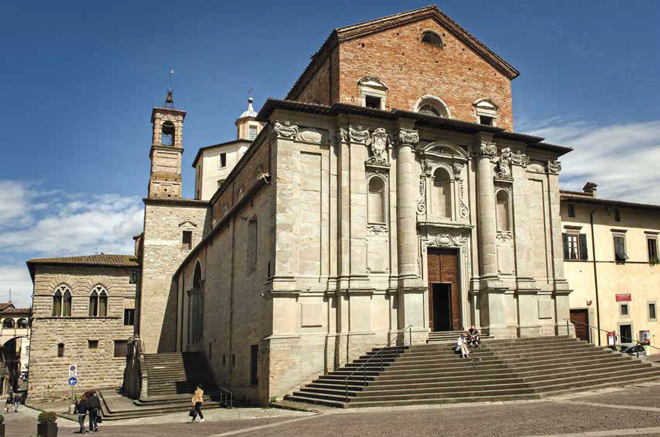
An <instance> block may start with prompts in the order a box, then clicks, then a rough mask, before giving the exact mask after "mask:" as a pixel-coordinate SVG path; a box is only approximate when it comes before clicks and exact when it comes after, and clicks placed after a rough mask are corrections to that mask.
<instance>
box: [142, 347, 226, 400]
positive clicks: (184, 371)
mask: <svg viewBox="0 0 660 437" xmlns="http://www.w3.org/2000/svg"><path fill="white" fill-rule="evenodd" d="M144 361H145V364H146V366H147V375H148V377H149V385H148V387H147V390H148V394H149V397H152V396H174V395H180V394H186V393H189V394H191V395H192V393H194V392H195V387H196V386H197V384H201V385H202V388H203V389H204V391H205V392H208V393H212V392H215V391H217V390H218V386H217V384H216V382H215V377H214V376H213V371H212V370H211V366H210V365H209V363H208V361H207V359H206V355H204V354H203V353H197V352H195V353H174V352H172V353H160V354H145V355H144Z"/></svg>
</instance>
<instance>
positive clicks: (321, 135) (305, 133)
mask: <svg viewBox="0 0 660 437" xmlns="http://www.w3.org/2000/svg"><path fill="white" fill-rule="evenodd" d="M325 139H326V133H325V132H324V131H322V130H320V129H314V128H311V127H305V128H301V129H300V131H299V132H298V135H296V140H297V141H300V142H303V143H311V144H323V143H325V142H326V141H325Z"/></svg>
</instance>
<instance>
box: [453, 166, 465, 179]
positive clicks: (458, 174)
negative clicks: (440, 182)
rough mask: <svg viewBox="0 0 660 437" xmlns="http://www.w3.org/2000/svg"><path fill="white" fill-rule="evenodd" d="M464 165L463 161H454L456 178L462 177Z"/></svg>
mask: <svg viewBox="0 0 660 437" xmlns="http://www.w3.org/2000/svg"><path fill="white" fill-rule="evenodd" d="M464 166H465V164H463V163H462V162H455V163H454V165H453V169H454V178H456V179H460V178H461V172H462V171H463V167H464Z"/></svg>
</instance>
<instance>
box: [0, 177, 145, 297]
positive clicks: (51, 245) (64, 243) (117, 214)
mask: <svg viewBox="0 0 660 437" xmlns="http://www.w3.org/2000/svg"><path fill="white" fill-rule="evenodd" d="M143 216H144V213H143V208H142V202H141V201H140V199H139V198H137V197H125V196H120V195H116V194H102V195H85V194H80V193H76V194H67V193H63V192H61V191H49V192H45V191H43V190H40V189H39V186H38V185H35V184H31V183H26V182H21V181H7V180H4V181H0V301H1V300H5V299H6V298H7V297H8V296H7V294H8V290H9V288H11V289H12V292H13V295H14V297H15V301H20V302H21V304H22V305H27V304H29V302H30V296H31V294H32V283H31V280H30V277H29V273H28V271H27V267H26V266H25V264H24V261H26V260H27V259H30V258H39V257H57V256H71V255H90V254H95V253H124V254H131V253H133V238H132V237H133V235H135V234H137V233H139V232H141V229H142V224H143Z"/></svg>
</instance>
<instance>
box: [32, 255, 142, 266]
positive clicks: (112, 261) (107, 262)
mask: <svg viewBox="0 0 660 437" xmlns="http://www.w3.org/2000/svg"><path fill="white" fill-rule="evenodd" d="M28 264H73V265H94V266H118V267H137V266H139V265H140V264H139V263H138V259H137V257H135V256H133V255H106V254H104V253H102V254H100V255H85V256H67V257H63V258H37V259H31V260H29V261H28Z"/></svg>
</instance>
